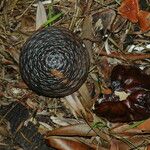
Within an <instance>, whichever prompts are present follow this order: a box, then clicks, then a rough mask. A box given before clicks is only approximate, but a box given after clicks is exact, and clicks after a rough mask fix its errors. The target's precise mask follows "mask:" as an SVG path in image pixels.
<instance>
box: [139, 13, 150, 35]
mask: <svg viewBox="0 0 150 150" xmlns="http://www.w3.org/2000/svg"><path fill="white" fill-rule="evenodd" d="M138 21H139V25H140V28H141V30H142V32H146V31H148V30H150V12H148V11H143V10H140V11H139V13H138Z"/></svg>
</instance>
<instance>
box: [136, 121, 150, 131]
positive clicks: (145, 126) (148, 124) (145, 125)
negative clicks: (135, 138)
mask: <svg viewBox="0 0 150 150" xmlns="http://www.w3.org/2000/svg"><path fill="white" fill-rule="evenodd" d="M137 128H139V129H141V130H150V119H147V120H145V121H144V122H143V123H142V124H140V125H139V126H138V127H137Z"/></svg>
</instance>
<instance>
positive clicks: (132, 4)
mask: <svg viewBox="0 0 150 150" xmlns="http://www.w3.org/2000/svg"><path fill="white" fill-rule="evenodd" d="M138 11H139V5H138V0H123V2H122V3H121V6H120V7H119V8H118V12H119V13H120V14H121V16H122V17H124V18H126V19H128V20H130V21H131V22H133V23H136V22H138V16H137V14H138Z"/></svg>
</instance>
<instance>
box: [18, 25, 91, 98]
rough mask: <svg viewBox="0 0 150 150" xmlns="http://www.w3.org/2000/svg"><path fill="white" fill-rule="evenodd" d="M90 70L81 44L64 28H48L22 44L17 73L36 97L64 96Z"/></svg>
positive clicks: (73, 88) (87, 55)
mask: <svg viewBox="0 0 150 150" xmlns="http://www.w3.org/2000/svg"><path fill="white" fill-rule="evenodd" d="M89 67H90V59H89V54H88V52H87V50H86V48H85V47H84V46H83V43H82V41H81V40H80V39H79V38H78V37H77V36H76V35H75V34H73V33H72V32H71V31H69V30H67V29H65V28H58V27H48V28H44V29H42V30H39V31H37V32H35V34H33V35H32V36H31V37H30V38H29V39H28V40H27V42H26V43H25V44H24V45H23V47H22V50H21V54H20V73H21V76H22V79H23V80H24V82H25V83H26V84H27V85H28V87H29V88H30V89H31V90H33V91H34V92H36V93H37V94H39V95H43V96H48V97H64V96H67V95H69V94H72V93H73V92H75V91H77V90H78V89H79V88H80V87H81V85H82V84H83V83H84V82H85V80H86V79H87V76H88V71H89Z"/></svg>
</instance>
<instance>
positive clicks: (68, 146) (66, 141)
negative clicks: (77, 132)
mask: <svg viewBox="0 0 150 150" xmlns="http://www.w3.org/2000/svg"><path fill="white" fill-rule="evenodd" d="M46 141H47V144H48V146H50V147H54V148H56V149H58V150H94V148H92V147H91V146H89V145H86V144H84V143H81V142H80V141H77V140H75V139H71V138H60V137H49V138H48V139H46Z"/></svg>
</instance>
